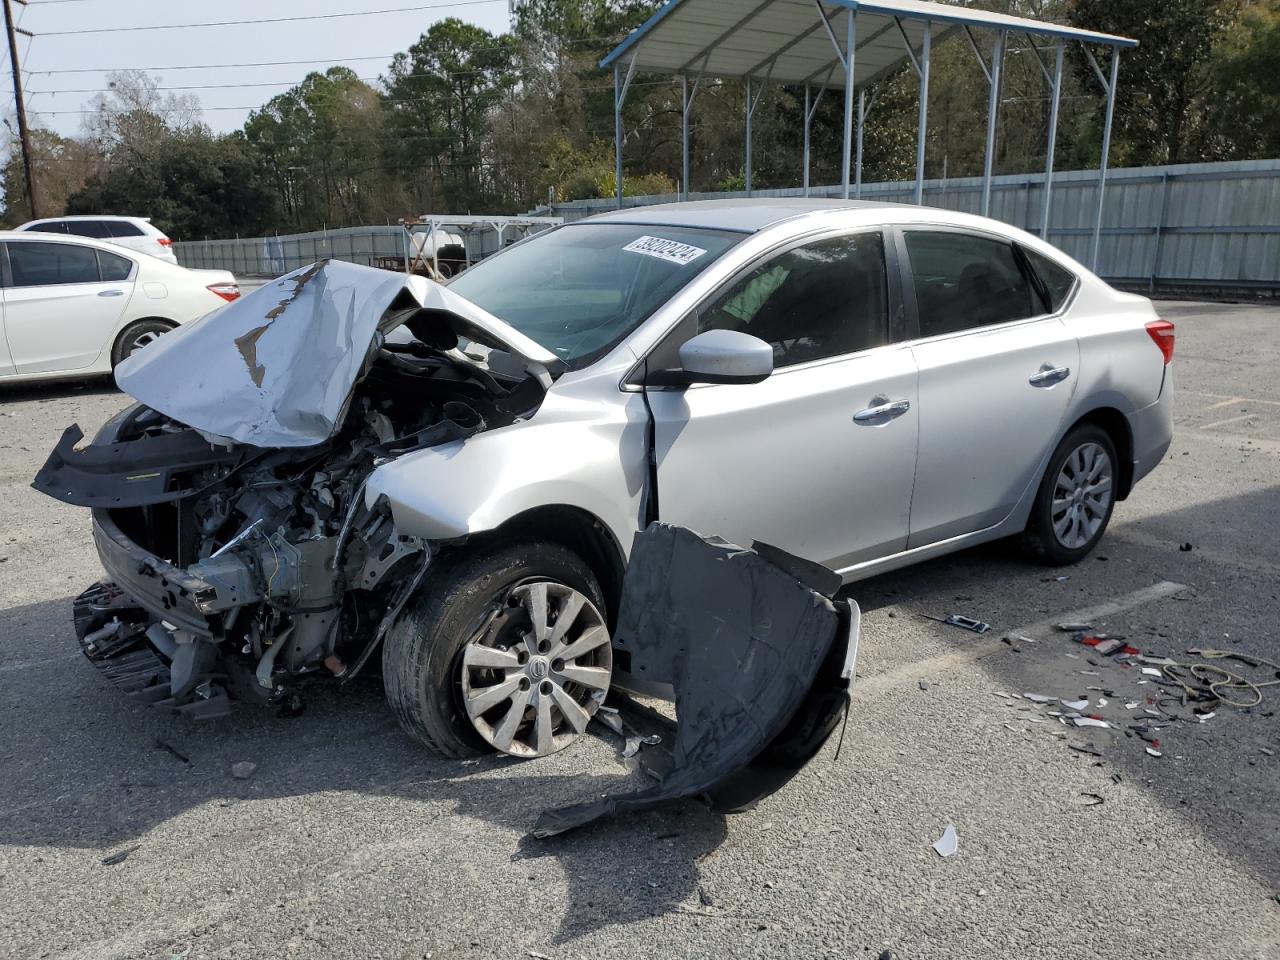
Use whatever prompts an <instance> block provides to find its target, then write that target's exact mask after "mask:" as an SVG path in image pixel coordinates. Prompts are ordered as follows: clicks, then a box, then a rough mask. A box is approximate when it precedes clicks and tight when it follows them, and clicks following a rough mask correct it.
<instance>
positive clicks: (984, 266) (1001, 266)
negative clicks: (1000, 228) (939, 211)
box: [904, 230, 1045, 337]
mask: <svg viewBox="0 0 1280 960" xmlns="http://www.w3.org/2000/svg"><path fill="white" fill-rule="evenodd" d="M904 236H905V239H906V244H907V256H908V257H909V258H910V263H911V279H912V283H913V285H914V288H915V294H916V308H917V310H918V311H919V314H920V336H921V337H936V336H938V335H940V334H947V333H958V332H961V331H963V330H972V329H975V328H978V327H988V326H991V325H992V324H996V323H1008V322H1009V321H1011V320H1023V319H1025V318H1027V317H1034V316H1038V315H1040V314H1042V313H1044V312H1045V310H1044V307H1043V305H1042V304H1041V303H1040V298H1039V296H1038V294H1037V293H1036V291H1035V289H1034V288H1033V287H1032V284H1031V282H1030V280H1029V279H1028V278H1027V276H1026V275H1025V274H1024V273H1023V271H1022V267H1021V266H1020V265H1019V263H1018V259H1017V256H1016V255H1015V253H1014V250H1013V244H1012V243H1011V242H1009V241H1007V240H999V239H996V238H995V237H984V236H978V235H976V234H971V233H961V232H958V231H950V230H946V231H943V230H937V231H934V230H906V231H904Z"/></svg>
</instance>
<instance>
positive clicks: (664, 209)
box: [568, 197, 1023, 239]
mask: <svg viewBox="0 0 1280 960" xmlns="http://www.w3.org/2000/svg"><path fill="white" fill-rule="evenodd" d="M837 214H846V215H847V214H856V215H857V217H856V219H857V220H858V221H859V222H860V223H862V224H866V225H876V224H891V223H900V224H906V223H933V224H947V225H952V226H957V227H968V228H969V229H979V230H985V231H988V232H993V233H998V234H1001V235H1003V236H1007V237H1014V236H1017V237H1018V238H1019V239H1023V234H1022V231H1020V230H1018V229H1017V228H1016V227H1012V226H1010V225H1009V224H1007V223H1003V222H1001V221H999V220H992V219H990V218H988V217H979V216H976V215H974V214H971V213H960V212H958V211H955V210H944V209H942V208H941V207H929V206H922V205H916V204H913V203H889V202H888V201H881V200H839V199H831V198H827V197H741V198H736V199H731V200H694V201H690V202H683V203H659V204H652V205H647V206H637V207H625V208H623V209H622V210H611V211H608V212H607V213H599V214H596V215H595V216H592V217H587V218H585V219H583V220H578V221H574V223H626V224H635V225H637V226H650V225H651V226H667V227H700V228H703V229H712V230H734V231H738V232H741V233H756V232H758V231H760V230H764V229H767V228H769V227H775V226H777V225H779V224H782V223H786V222H789V221H798V220H800V219H804V218H811V217H824V216H831V215H837ZM568 225H569V226H572V225H573V224H572V223H571V224H568Z"/></svg>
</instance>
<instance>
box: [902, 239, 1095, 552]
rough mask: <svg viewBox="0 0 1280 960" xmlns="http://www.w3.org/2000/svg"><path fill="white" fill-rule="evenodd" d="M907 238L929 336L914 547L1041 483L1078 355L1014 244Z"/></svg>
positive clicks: (982, 518)
mask: <svg viewBox="0 0 1280 960" xmlns="http://www.w3.org/2000/svg"><path fill="white" fill-rule="evenodd" d="M903 239H904V241H905V246H906V251H907V261H908V264H909V266H910V271H911V283H910V284H909V290H910V293H912V294H914V297H915V302H916V312H917V315H918V317H919V330H918V332H919V334H920V338H919V339H918V340H916V341H915V342H914V343H913V344H912V347H911V352H912V354H913V355H914V357H915V361H916V364H917V366H918V367H919V370H920V457H919V463H918V466H917V469H916V481H915V496H914V498H913V501H912V505H911V538H910V542H909V546H910V547H911V548H915V547H920V546H925V545H927V544H930V543H936V542H938V541H940V540H946V539H948V538H950V537H954V536H959V535H961V534H965V533H971V532H974V531H977V530H982V529H984V528H986V527H990V526H992V525H994V524H996V523H999V522H1000V521H1002V520H1004V519H1005V518H1006V517H1007V516H1008V515H1009V514H1010V512H1011V511H1012V510H1013V509H1014V507H1015V506H1016V505H1017V503H1018V502H1019V500H1021V498H1022V496H1023V494H1024V493H1025V492H1026V491H1027V489H1028V487H1029V486H1030V485H1031V484H1032V483H1036V482H1038V481H1039V467H1040V464H1041V462H1042V460H1043V459H1044V458H1045V457H1046V456H1047V455H1048V453H1049V452H1050V450H1051V448H1052V447H1053V445H1054V444H1055V443H1056V442H1057V438H1058V435H1059V434H1060V432H1061V428H1062V421H1063V418H1064V416H1065V415H1066V411H1067V405H1068V403H1069V401H1070V399H1071V394H1072V391H1073V390H1074V389H1075V384H1076V382H1077V380H1078V367H1079V360H1080V350H1079V346H1078V345H1077V343H1076V338H1075V336H1074V335H1073V334H1072V333H1071V331H1070V330H1069V329H1068V328H1067V326H1066V324H1065V323H1063V321H1062V319H1061V318H1060V317H1058V316H1053V315H1046V313H1045V310H1046V306H1045V304H1044V303H1043V302H1042V300H1041V298H1040V294H1039V292H1038V291H1037V290H1036V289H1035V288H1034V285H1033V284H1032V282H1031V279H1030V277H1029V276H1028V275H1027V273H1026V268H1025V265H1024V264H1022V263H1021V262H1019V259H1018V257H1017V255H1016V254H1015V252H1014V249H1013V245H1012V244H1011V243H1010V242H1009V241H1008V240H1005V239H1003V238H999V237H995V236H990V235H980V234H976V233H970V232H965V231H957V230H941V229H936V228H930V229H928V230H924V229H906V230H904V231H903Z"/></svg>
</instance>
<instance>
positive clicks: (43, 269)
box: [8, 240, 98, 287]
mask: <svg viewBox="0 0 1280 960" xmlns="http://www.w3.org/2000/svg"><path fill="white" fill-rule="evenodd" d="M8 246H9V267H10V270H11V271H12V273H13V285H14V286H15V287H44V286H52V285H54V284H60V283H97V282H98V257H97V251H96V250H94V249H93V248H92V247H88V246H83V247H82V246H76V245H74V244H70V243H31V242H27V241H22V240H10V241H9V244H8Z"/></svg>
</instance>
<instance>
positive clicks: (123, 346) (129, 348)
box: [111, 320, 173, 367]
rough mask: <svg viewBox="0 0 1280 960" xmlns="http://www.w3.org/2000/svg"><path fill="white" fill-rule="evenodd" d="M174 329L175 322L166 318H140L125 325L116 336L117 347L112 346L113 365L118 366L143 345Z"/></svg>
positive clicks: (147, 344) (149, 343)
mask: <svg viewBox="0 0 1280 960" xmlns="http://www.w3.org/2000/svg"><path fill="white" fill-rule="evenodd" d="M172 329H173V324H171V323H168V322H167V321H164V320H139V321H138V322H137V323H134V324H131V325H130V326H128V327H125V329H124V330H123V331H121V333H120V336H119V337H117V338H116V344H115V347H114V348H112V351H111V366H112V367H118V366H119V365H120V364H121V363H123V362H124V361H125V360H127V359H128V358H129V357H131V356H133V355H134V354H135V353H137V352H138V351H139V350H141V349H142V348H143V347H146V346H150V345H151V344H153V343H155V342H156V341H157V340H159V339H160V337H162V336H163V335H164V334H166V333H168V332H169V331H170V330H172Z"/></svg>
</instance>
